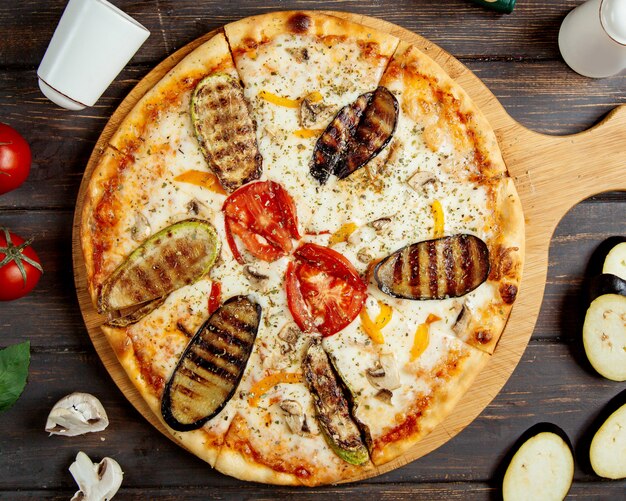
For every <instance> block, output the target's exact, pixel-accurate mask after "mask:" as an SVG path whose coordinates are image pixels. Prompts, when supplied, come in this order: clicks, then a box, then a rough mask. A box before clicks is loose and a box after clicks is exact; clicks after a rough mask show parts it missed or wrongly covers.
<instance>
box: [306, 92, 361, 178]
mask: <svg viewBox="0 0 626 501" xmlns="http://www.w3.org/2000/svg"><path fill="white" fill-rule="evenodd" d="M372 95H373V92H367V93H366V94H361V95H360V96H359V97H357V98H356V101H354V102H353V103H350V104H348V105H346V106H344V107H343V108H341V110H339V113H337V115H336V116H335V118H334V119H333V120H332V122H330V124H329V125H328V127H326V130H325V131H324V132H323V133H322V135H321V136H320V137H319V139H318V140H317V143H315V149H314V150H313V162H312V164H311V175H312V176H313V177H314V178H315V179H317V180H318V181H319V182H320V184H324V183H325V182H326V181H328V178H329V177H330V175H331V174H332V173H333V172H334V171H335V167H336V166H337V164H338V163H339V161H340V160H341V158H342V156H343V155H344V153H345V151H346V148H347V146H348V141H349V140H350V137H351V136H352V135H353V134H354V132H355V130H356V129H357V126H358V125H359V121H360V120H361V116H362V115H363V112H364V111H365V108H367V105H368V104H369V102H370V99H371V97H372Z"/></svg>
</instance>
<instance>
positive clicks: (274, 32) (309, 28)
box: [224, 11, 399, 57]
mask: <svg viewBox="0 0 626 501" xmlns="http://www.w3.org/2000/svg"><path fill="white" fill-rule="evenodd" d="M224 31H225V32H226V37H227V38H228V43H229V44H230V47H231V49H232V50H233V51H234V52H237V51H245V50H248V49H249V50H253V49H254V48H256V46H257V45H258V44H262V43H266V42H268V41H270V40H273V39H274V38H276V37H278V36H280V35H284V34H288V33H291V34H295V35H311V36H315V37H343V38H346V39H351V40H358V41H361V42H364V43H368V44H371V47H374V46H376V52H377V53H378V54H379V55H381V56H385V57H388V56H390V55H391V54H393V52H394V50H395V48H396V46H397V45H398V42H399V40H398V39H397V38H396V37H395V36H393V35H390V34H389V33H384V32H382V31H378V30H375V29H373V28H369V27H367V26H364V25H361V24H356V23H353V22H350V21H347V20H345V19H341V18H338V17H335V16H329V15H327V14H321V13H319V12H315V11H300V12H298V11H285V12H272V13H269V14H261V15H259V16H252V17H246V18H244V19H241V20H240V21H236V22H234V23H230V24H227V25H226V26H225V27H224Z"/></svg>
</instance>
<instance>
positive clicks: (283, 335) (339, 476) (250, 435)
mask: <svg viewBox="0 0 626 501" xmlns="http://www.w3.org/2000/svg"><path fill="white" fill-rule="evenodd" d="M266 323H267V324H268V325H269V328H268V329H266V330H264V331H263V332H262V333H261V335H262V337H261V338H259V339H258V340H257V344H256V347H255V351H254V352H253V354H252V356H251V358H250V362H249V364H248V367H247V369H246V374H245V375H244V379H243V381H242V382H241V384H240V386H239V389H238V392H237V395H236V399H237V401H238V412H237V415H236V416H235V418H234V420H233V422H232V425H231V426H230V428H229V430H228V433H227V434H226V436H225V438H224V443H223V446H222V447H221V449H220V452H219V456H218V458H217V461H216V463H215V467H216V469H218V470H219V471H221V472H222V473H225V474H228V475H232V476H234V477H237V478H240V479H242V480H249V481H257V482H265V483H272V484H283V485H308V486H311V485H319V484H327V483H334V482H339V481H341V480H344V479H346V478H350V477H352V476H354V475H355V474H358V473H359V472H360V471H362V470H363V469H364V468H366V467H367V465H365V466H362V465H359V466H357V465H354V464H351V463H350V462H348V461H346V460H344V459H342V458H341V457H340V455H339V454H341V453H339V454H338V453H337V452H336V450H337V448H336V447H335V448H334V449H333V446H332V442H330V441H329V436H328V434H327V433H326V431H325V428H324V426H323V424H322V422H321V421H320V417H319V414H318V410H319V409H318V408H317V407H316V405H315V402H314V397H313V393H312V391H311V387H310V385H309V384H308V382H307V365H306V364H305V358H306V356H307V353H308V352H309V350H310V349H311V346H312V344H313V343H316V346H319V335H317V336H316V335H312V334H310V333H304V332H302V331H301V330H300V329H299V328H298V327H297V325H296V324H295V323H293V322H291V321H289V320H287V321H286V319H285V316H284V315H274V316H273V317H272V318H269V319H266ZM327 403H329V402H327ZM344 410H345V409H344ZM345 417H348V418H349V419H351V417H349V416H344V418H345ZM349 419H346V421H343V422H344V423H345V422H348V420H349ZM333 429H334V428H333ZM353 438H354V437H353ZM348 459H350V458H348ZM361 460H363V461H364V462H366V463H368V464H370V466H371V463H369V458H368V457H367V453H365V457H362V458H359V461H357V462H360V463H362V462H363V461H361ZM352 462H353V463H354V462H355V461H354V460H352Z"/></svg>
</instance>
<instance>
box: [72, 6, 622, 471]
mask: <svg viewBox="0 0 626 501" xmlns="http://www.w3.org/2000/svg"><path fill="white" fill-rule="evenodd" d="M325 13H327V14H330V15H335V16H338V17H342V18H344V19H348V20H350V21H354V22H357V23H361V24H364V25H367V26H370V27H373V28H376V29H378V30H381V31H386V32H388V33H391V34H393V35H395V36H397V37H398V38H400V39H402V40H404V41H406V42H409V43H411V44H413V45H415V46H416V47H418V48H419V49H420V50H422V51H423V52H424V53H426V54H428V55H429V56H430V57H431V58H432V59H434V60H435V61H436V62H437V63H438V64H439V65H440V66H442V67H443V68H444V69H445V70H446V71H447V72H448V74H449V75H450V76H451V77H452V78H454V79H455V80H456V81H457V82H458V83H459V84H460V85H461V86H462V87H463V88H464V89H465V91H466V92H467V93H468V94H469V95H470V97H471V98H472V100H473V101H474V103H476V104H477V106H478V107H479V108H480V110H481V111H482V112H483V113H484V115H485V116H486V117H487V119H488V120H489V122H490V123H491V125H492V127H493V129H494V130H495V133H496V136H497V138H498V141H499V144H500V148H501V150H502V154H503V157H504V160H505V162H506V165H507V167H508V169H509V172H510V174H511V177H512V178H513V179H514V181H515V185H516V187H517V190H518V193H519V196H520V198H521V200H522V205H523V208H524V215H525V221H526V261H525V265H524V274H523V278H522V285H521V289H520V293H519V295H518V297H517V300H516V302H515V305H514V307H513V310H512V313H511V316H510V318H509V321H508V324H507V326H506V328H505V331H504V333H503V335H502V337H501V338H500V341H499V343H498V346H497V348H496V350H495V352H494V354H493V356H492V359H491V360H490V361H489V363H488V364H487V366H486V367H485V368H484V369H483V371H482V372H481V373H480V374H479V376H478V377H477V379H476V381H475V382H474V384H473V385H472V386H471V388H470V390H469V391H468V392H467V393H466V394H465V395H464V396H463V398H462V399H461V400H460V402H459V403H458V404H457V406H456V407H455V409H454V411H453V412H452V413H451V414H450V415H449V416H448V417H447V418H446V419H445V420H444V421H443V422H442V423H440V424H439V426H437V427H436V428H435V430H434V431H433V432H432V433H430V434H429V435H428V436H426V437H425V438H424V439H422V440H421V441H420V442H419V443H417V444H416V445H415V446H414V447H413V448H412V449H410V450H409V451H407V452H406V453H405V454H404V455H402V456H400V457H398V458H396V459H395V460H393V461H391V462H389V463H387V464H385V465H383V466H381V467H377V468H376V467H372V468H367V469H364V470H363V472H362V473H361V474H360V475H358V476H357V477H355V478H352V479H350V481H356V480H362V479H365V478H370V477H373V476H376V475H379V474H382V473H385V472H387V471H390V470H393V469H395V468H399V467H400V466H403V465H405V464H407V463H409V462H411V461H413V460H415V459H417V458H419V457H421V456H423V455H425V454H427V453H429V452H430V451H432V450H434V449H436V448H438V447H439V446H441V445H443V444H444V443H446V442H447V441H448V440H450V439H451V438H452V437H454V436H455V435H456V434H458V433H459V432H460V431H461V430H463V428H465V427H466V426H467V425H469V424H470V423H471V422H472V421H473V420H474V419H475V418H476V417H477V416H478V415H479V414H480V413H481V412H482V410H483V409H484V408H485V407H487V405H489V403H490V402H491V401H492V400H493V399H494V398H495V396H496V395H497V394H498V392H499V391H500V390H501V388H502V387H503V386H504V384H505V383H506V381H507V380H508V379H509V377H510V375H511V374H512V372H513V370H514V369H515V367H516V366H517V364H518V362H519V360H520V358H521V356H522V354H523V352H524V350H525V348H526V345H527V344H528V341H529V340H530V337H531V335H532V333H533V328H534V326H535V321H536V320H537V316H538V314H539V308H540V306H541V301H542V297H543V291H544V286H545V281H546V274H547V267H548V250H549V244H550V239H551V236H552V233H553V232H554V229H555V227H556V225H557V224H558V222H559V221H560V220H561V218H562V217H563V216H564V215H565V213H566V212H567V211H568V210H569V209H570V208H571V207H572V206H573V205H575V204H576V203H578V202H579V201H581V200H583V199H585V198H587V197H589V196H592V195H595V194H597V193H600V192H603V191H609V190H623V191H626V105H622V106H620V107H618V108H616V109H614V110H613V111H612V112H611V113H609V115H608V116H607V117H606V118H605V119H604V120H603V121H602V122H601V123H599V124H598V125H596V126H594V127H592V128H591V129H589V130H587V131H585V132H582V133H579V134H574V135H571V136H561V137H556V136H547V135H543V134H538V133H536V132H533V131H531V130H528V129H526V128H524V127H523V126H522V125H520V124H519V123H517V122H516V121H515V120H513V119H512V118H511V117H510V116H509V115H508V114H507V113H506V111H505V110H504V108H503V107H502V105H501V104H500V103H499V102H498V100H497V99H496V98H495V96H494V95H493V94H492V93H491V92H490V91H489V89H488V88H487V87H486V86H485V84H483V83H482V82H481V81H480V80H479V79H478V77H476V75H474V74H473V73H472V72H471V71H470V70H469V69H467V68H466V67H465V66H464V65H463V64H461V63H460V62H459V61H458V60H456V59H455V58H454V57H453V56H451V55H450V54H448V53H447V52H445V51H444V50H443V49H441V48H440V47H438V46H437V45H435V44H433V43H431V42H429V41H428V40H426V39H425V38H423V37H421V36H419V35H416V34H415V33H412V32H410V31H408V30H406V29H404V28H401V27H400V26H397V25H394V24H392V23H389V22H386V21H383V20H381V19H376V18H372V17H368V16H361V15H356V14H350V13H344V12H332V11H331V12H325ZM218 31H220V30H214V31H212V32H210V33H207V34H206V35H204V36H202V37H200V38H198V39H197V40H195V41H193V42H191V43H190V44H188V45H186V46H185V47H183V48H182V49H180V50H178V51H177V52H175V53H174V54H172V55H171V56H169V57H168V58H167V59H165V60H164V61H163V62H161V64H159V65H158V66H157V67H156V68H154V69H153V70H152V71H151V72H150V73H148V75H146V76H145V77H144V78H143V79H142V80H141V81H140V82H139V83H138V84H137V85H136V87H135V88H134V89H133V90H132V91H131V92H130V93H129V95H128V96H127V97H126V99H124V101H123V102H122V103H121V104H120V106H119V107H118V108H117V110H116V111H115V113H114V114H113V116H112V117H111V119H110V120H109V122H108V123H107V125H106V126H105V128H104V130H103V132H102V134H101V135H100V138H99V139H98V142H97V144H96V147H95V148H94V150H93V152H92V154H91V157H90V159H89V163H88V164H87V168H86V169H85V174H84V177H83V180H82V184H81V186H80V191H79V194H78V201H77V203H76V212H75V214H74V225H73V238H72V252H73V262H74V277H75V282H76V290H77V294H78V300H79V304H80V308H81V311H82V314H83V318H84V321H85V325H86V326H87V330H88V332H89V336H90V337H91V340H92V342H93V344H94V346H95V348H96V351H97V352H98V355H99V356H100V359H101V360H102V362H103V363H104V365H105V367H106V369H107V370H108V371H109V374H110V375H111V377H112V378H113V380H114V381H115V383H116V384H117V385H118V387H119V388H120V389H121V390H122V392H123V393H124V395H125V396H126V398H127V399H128V400H129V401H130V402H131V403H132V404H133V405H134V406H135V408H136V409H137V410H138V411H139V412H140V413H141V414H142V415H143V416H144V417H145V418H146V419H147V420H148V421H149V422H150V423H151V424H152V425H153V426H154V427H156V428H157V429H158V430H159V431H161V432H162V433H164V434H165V435H166V436H167V437H168V438H171V437H170V435H169V433H168V432H167V431H166V429H165V428H164V427H163V425H162V424H161V422H160V421H159V420H158V419H157V417H156V416H155V415H154V414H153V413H152V411H151V410H150V408H149V407H148V405H147V404H146V403H145V402H144V400H143V399H142V397H141V396H140V394H139V392H138V391H137V390H136V389H135V387H134V386H133V384H132V383H131V381H130V380H129V379H128V377H127V375H126V373H125V371H124V369H123V368H122V366H121V365H120V364H119V362H118V360H117V358H116V356H115V353H114V352H113V350H112V349H111V347H110V345H109V343H108V341H107V339H106V338H105V336H104V334H103V332H102V331H101V329H100V325H101V324H102V323H103V320H104V319H103V317H102V316H100V315H99V314H98V313H97V312H96V310H95V308H94V307H93V304H92V302H91V297H90V296H89V293H88V290H87V281H86V273H85V271H86V270H85V263H84V261H83V255H82V250H81V246H80V217H81V216H80V215H81V212H82V210H83V200H84V197H85V192H86V189H87V185H88V183H89V179H90V178H91V174H92V172H93V169H94V167H95V166H96V164H97V163H98V160H99V158H100V155H101V154H102V152H103V151H104V148H105V147H106V145H107V143H108V141H109V139H110V137H111V136H112V134H113V133H114V132H115V130H116V129H117V127H118V125H119V124H120V122H121V121H122V120H123V119H124V118H125V117H126V115H127V114H128V112H129V111H130V110H131V109H132V108H133V106H134V105H135V103H136V102H137V101H138V100H139V99H140V98H141V97H142V96H143V95H144V94H145V93H146V92H147V91H148V90H149V89H151V88H152V87H153V86H154V85H155V84H156V82H158V81H159V80H160V79H161V78H162V77H163V76H164V75H165V74H166V73H167V72H168V71H169V70H170V69H171V68H172V67H173V66H174V65H176V64H177V63H178V62H179V61H180V60H181V59H183V58H184V57H185V56H186V55H187V54H188V53H190V52H191V51H192V50H193V49H195V48H196V47H197V46H199V45H200V44H202V43H204V42H205V41H207V40H209V39H210V38H211V37H212V36H213V35H214V34H215V33H217V32H218Z"/></svg>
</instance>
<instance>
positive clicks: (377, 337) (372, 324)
mask: <svg viewBox="0 0 626 501" xmlns="http://www.w3.org/2000/svg"><path fill="white" fill-rule="evenodd" d="M378 305H379V306H380V311H379V312H378V315H376V319H375V320H372V319H371V318H370V316H369V314H368V313H367V308H366V307H365V306H364V307H363V309H362V310H361V313H360V314H359V317H360V318H361V326H362V327H363V330H364V331H365V333H366V334H367V335H368V336H369V337H370V339H371V340H372V342H374V343H376V344H384V343H385V338H384V337H383V333H382V332H381V331H382V329H383V328H384V327H385V326H386V325H387V324H388V323H389V322H390V321H391V317H392V316H393V310H392V309H391V306H389V305H388V304H385V303H383V302H382V301H378Z"/></svg>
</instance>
